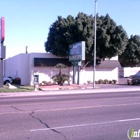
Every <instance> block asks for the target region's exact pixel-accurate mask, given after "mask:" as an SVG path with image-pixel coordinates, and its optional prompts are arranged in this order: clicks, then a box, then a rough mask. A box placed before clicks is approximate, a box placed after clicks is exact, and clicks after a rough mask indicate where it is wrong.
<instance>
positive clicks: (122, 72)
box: [119, 67, 140, 77]
mask: <svg viewBox="0 0 140 140" xmlns="http://www.w3.org/2000/svg"><path fill="white" fill-rule="evenodd" d="M135 74H139V75H140V67H124V68H120V69H119V76H120V77H129V76H131V75H135Z"/></svg>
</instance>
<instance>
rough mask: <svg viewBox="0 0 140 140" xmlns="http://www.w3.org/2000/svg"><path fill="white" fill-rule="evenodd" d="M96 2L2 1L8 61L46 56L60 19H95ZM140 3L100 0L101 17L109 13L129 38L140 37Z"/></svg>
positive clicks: (75, 0) (88, 0) (98, 3)
mask: <svg viewBox="0 0 140 140" xmlns="http://www.w3.org/2000/svg"><path fill="white" fill-rule="evenodd" d="M94 3H95V0H0V5H1V6H0V17H5V41H4V44H5V45H6V57H11V56H13V55H16V54H19V53H25V47H26V46H28V52H29V53H30V52H45V48H44V42H45V41H46V40H47V35H48V32H49V27H50V26H51V24H52V23H53V22H55V21H56V20H57V16H62V17H64V18H65V17H67V16H68V15H72V16H74V17H75V16H76V15H77V14H78V13H79V12H84V13H85V14H87V15H91V14H92V15H94ZM139 6H140V0H98V2H97V12H98V14H99V15H104V16H105V15H106V14H107V13H108V14H109V15H110V17H111V18H112V19H113V20H114V21H115V22H116V24H117V25H122V26H123V28H124V29H125V30H126V32H127V34H128V36H130V35H131V34H133V35H140V11H139Z"/></svg>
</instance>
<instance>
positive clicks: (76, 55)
mask: <svg viewBox="0 0 140 140" xmlns="http://www.w3.org/2000/svg"><path fill="white" fill-rule="evenodd" d="M82 60H85V41H81V42H77V43H73V44H70V45H69V61H70V62H71V63H72V66H73V84H75V73H76V70H75V66H78V74H77V84H78V85H79V81H80V80H79V79H80V66H81V63H82Z"/></svg>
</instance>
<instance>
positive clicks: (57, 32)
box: [45, 13, 128, 62]
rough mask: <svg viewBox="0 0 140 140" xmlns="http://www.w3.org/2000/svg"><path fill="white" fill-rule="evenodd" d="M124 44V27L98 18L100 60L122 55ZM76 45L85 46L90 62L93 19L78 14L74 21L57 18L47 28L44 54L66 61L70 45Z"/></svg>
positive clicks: (92, 47)
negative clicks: (81, 43)
mask: <svg viewBox="0 0 140 140" xmlns="http://www.w3.org/2000/svg"><path fill="white" fill-rule="evenodd" d="M127 40H128V38H127V34H126V32H125V31H124V29H123V27H122V26H117V25H116V23H115V22H114V21H113V19H111V18H110V16H109V15H108V14H107V15H106V16H100V17H99V16H98V15H97V56H98V57H99V58H100V59H105V58H111V57H113V56H116V55H121V54H122V53H123V52H124V50H125V48H126V45H127ZM79 41H85V43H86V51H85V54H86V60H87V61H88V62H91V61H93V49H94V17H93V16H92V15H90V16H88V15H86V14H84V13H79V14H78V15H77V16H76V17H75V18H74V17H72V16H70V15H69V16H68V17H67V18H62V17H61V16H59V17H58V19H57V20H56V21H55V22H54V23H53V24H52V25H51V27H50V30H49V33H48V38H47V41H46V42H45V50H46V52H50V53H52V54H54V55H56V56H61V57H67V56H68V53H69V45H70V44H72V43H75V42H79Z"/></svg>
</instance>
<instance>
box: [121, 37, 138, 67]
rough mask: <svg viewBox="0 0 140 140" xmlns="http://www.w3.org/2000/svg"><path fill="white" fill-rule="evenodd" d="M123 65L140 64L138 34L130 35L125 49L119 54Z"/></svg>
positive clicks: (132, 65)
mask: <svg viewBox="0 0 140 140" xmlns="http://www.w3.org/2000/svg"><path fill="white" fill-rule="evenodd" d="M119 61H120V63H121V65H122V66H123V67H134V66H138V65H139V64H140V36H138V35H135V36H133V35H131V37H130V39H129V41H128V44H127V46H126V49H125V51H124V52H123V53H122V54H121V55H120V56H119Z"/></svg>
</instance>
